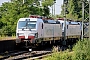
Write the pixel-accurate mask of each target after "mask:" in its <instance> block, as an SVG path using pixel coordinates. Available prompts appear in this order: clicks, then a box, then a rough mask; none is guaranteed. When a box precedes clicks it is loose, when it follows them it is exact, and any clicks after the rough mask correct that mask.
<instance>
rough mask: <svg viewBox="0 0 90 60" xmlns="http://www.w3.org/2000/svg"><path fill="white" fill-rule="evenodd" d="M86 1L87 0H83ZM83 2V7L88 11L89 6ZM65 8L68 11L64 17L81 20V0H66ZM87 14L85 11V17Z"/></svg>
mask: <svg viewBox="0 0 90 60" xmlns="http://www.w3.org/2000/svg"><path fill="white" fill-rule="evenodd" d="M84 1H85V2H87V0H84ZM86 5H87V3H85V9H86V10H87V11H88V12H89V9H88V8H89V6H88V5H87V6H86ZM66 10H67V11H68V13H67V14H66V17H67V18H68V19H72V20H82V0H68V4H67V5H66ZM61 15H64V6H63V5H62V12H61ZM87 16H88V14H86V13H85V17H87Z"/></svg>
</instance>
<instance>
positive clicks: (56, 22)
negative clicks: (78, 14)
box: [43, 20, 60, 24]
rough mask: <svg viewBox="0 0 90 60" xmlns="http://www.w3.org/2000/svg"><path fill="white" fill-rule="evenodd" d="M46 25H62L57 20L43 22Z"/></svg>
mask: <svg viewBox="0 0 90 60" xmlns="http://www.w3.org/2000/svg"><path fill="white" fill-rule="evenodd" d="M43 22H44V23H49V24H60V22H59V21H56V20H43Z"/></svg>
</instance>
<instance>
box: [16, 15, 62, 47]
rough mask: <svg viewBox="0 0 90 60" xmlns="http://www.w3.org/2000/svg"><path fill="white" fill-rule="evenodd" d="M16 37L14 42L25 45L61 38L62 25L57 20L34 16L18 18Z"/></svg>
mask: <svg viewBox="0 0 90 60" xmlns="http://www.w3.org/2000/svg"><path fill="white" fill-rule="evenodd" d="M16 38H17V40H16V43H17V44H22V45H24V46H25V47H27V46H32V45H35V46H36V45H38V44H42V45H43V44H44V42H49V43H51V42H55V41H59V40H61V38H62V26H61V24H60V22H59V21H55V20H51V19H48V20H47V19H41V18H38V17H35V16H31V17H30V18H20V19H19V20H18V22H17V28H16ZM22 45H21V46H22Z"/></svg>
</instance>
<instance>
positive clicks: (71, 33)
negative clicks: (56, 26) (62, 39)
mask: <svg viewBox="0 0 90 60" xmlns="http://www.w3.org/2000/svg"><path fill="white" fill-rule="evenodd" d="M80 35H81V29H80V25H67V30H66V36H68V38H80Z"/></svg>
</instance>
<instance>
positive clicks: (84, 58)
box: [72, 39, 90, 60]
mask: <svg viewBox="0 0 90 60" xmlns="http://www.w3.org/2000/svg"><path fill="white" fill-rule="evenodd" d="M73 51H74V54H73V55H72V60H90V41H89V40H88V39H84V40H81V41H78V43H77V44H76V45H75V47H74V48H73Z"/></svg>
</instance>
